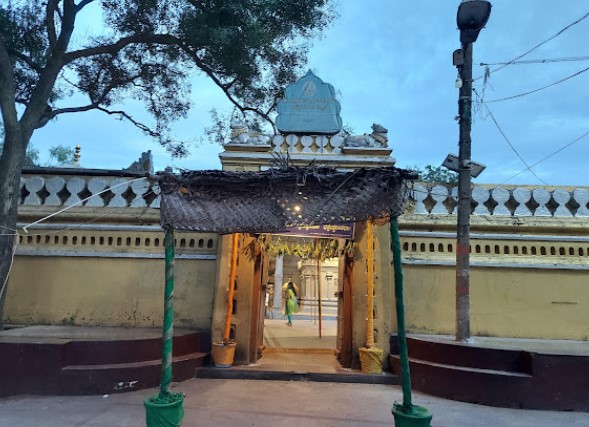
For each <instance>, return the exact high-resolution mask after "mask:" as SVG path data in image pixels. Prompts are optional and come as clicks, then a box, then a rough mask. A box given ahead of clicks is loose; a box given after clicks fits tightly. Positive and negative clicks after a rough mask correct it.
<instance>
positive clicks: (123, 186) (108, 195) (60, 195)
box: [20, 175, 160, 208]
mask: <svg viewBox="0 0 589 427" xmlns="http://www.w3.org/2000/svg"><path fill="white" fill-rule="evenodd" d="M20 182H21V185H20V195H21V197H20V204H21V205H25V206H55V207H60V206H63V207H66V206H71V205H74V204H80V205H81V206H87V207H93V208H100V207H109V208H128V207H131V208H146V207H150V208H159V200H160V199H159V197H158V196H159V192H160V191H159V186H158V185H157V183H154V182H150V181H148V180H147V179H142V180H134V178H118V177H108V176H106V177H103V176H100V177H97V176H46V175H23V177H22V178H21V181H20ZM105 190H107V191H105ZM92 196H94V197H92ZM84 199H88V200H85V201H84V202H82V203H80V202H81V201H82V200H84Z"/></svg>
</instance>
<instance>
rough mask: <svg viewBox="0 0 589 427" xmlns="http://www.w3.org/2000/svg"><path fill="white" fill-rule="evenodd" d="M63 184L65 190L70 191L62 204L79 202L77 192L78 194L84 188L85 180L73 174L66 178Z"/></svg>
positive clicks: (68, 204) (67, 204)
mask: <svg viewBox="0 0 589 427" xmlns="http://www.w3.org/2000/svg"><path fill="white" fill-rule="evenodd" d="M65 186H66V188H67V191H69V192H70V197H68V199H67V200H66V201H65V203H64V205H66V206H70V205H75V204H77V203H80V200H81V199H80V196H79V195H78V194H80V193H81V192H82V191H83V190H84V187H86V181H84V180H83V179H82V178H79V177H77V176H75V177H73V178H70V179H68V180H67V181H66V183H65Z"/></svg>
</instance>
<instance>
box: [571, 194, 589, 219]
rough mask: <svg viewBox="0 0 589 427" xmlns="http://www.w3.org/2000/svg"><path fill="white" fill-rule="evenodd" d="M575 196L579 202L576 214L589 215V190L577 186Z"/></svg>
mask: <svg viewBox="0 0 589 427" xmlns="http://www.w3.org/2000/svg"><path fill="white" fill-rule="evenodd" d="M573 198H574V199H575V201H576V202H577V203H578V204H579V209H577V213H576V214H575V216H589V209H587V202H589V191H587V190H585V189H584V188H577V189H576V190H575V191H573Z"/></svg>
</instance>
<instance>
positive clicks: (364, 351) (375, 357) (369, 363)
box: [358, 347, 384, 374]
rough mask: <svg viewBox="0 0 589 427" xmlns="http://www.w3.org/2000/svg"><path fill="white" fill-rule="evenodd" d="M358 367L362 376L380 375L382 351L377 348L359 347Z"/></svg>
mask: <svg viewBox="0 0 589 427" xmlns="http://www.w3.org/2000/svg"><path fill="white" fill-rule="evenodd" d="M358 351H359V352H360V365H361V366H362V372H363V373H364V374H382V356H383V354H384V351H383V349H382V348H378V347H370V348H367V347H360V348H359V349H358Z"/></svg>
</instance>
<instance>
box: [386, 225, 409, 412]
mask: <svg viewBox="0 0 589 427" xmlns="http://www.w3.org/2000/svg"><path fill="white" fill-rule="evenodd" d="M391 250H392V251H393V265H394V267H395V300H396V305H397V336H398V339H399V358H400V360H401V386H402V387H403V407H404V409H406V410H407V411H410V410H411V409H412V407H413V403H412V402H411V373H410V372H409V351H408V350H407V335H406V333H405V305H404V303H403V270H402V268H403V267H402V266H401V242H400V240H399V225H398V222H397V218H391Z"/></svg>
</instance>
